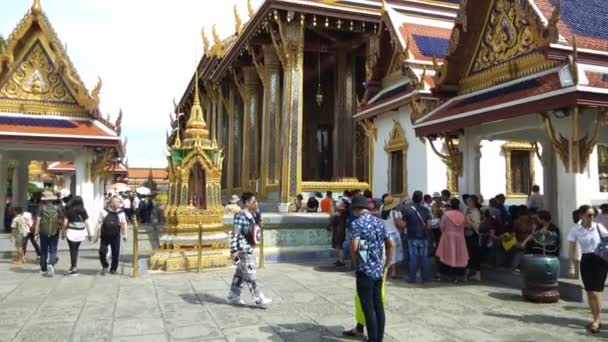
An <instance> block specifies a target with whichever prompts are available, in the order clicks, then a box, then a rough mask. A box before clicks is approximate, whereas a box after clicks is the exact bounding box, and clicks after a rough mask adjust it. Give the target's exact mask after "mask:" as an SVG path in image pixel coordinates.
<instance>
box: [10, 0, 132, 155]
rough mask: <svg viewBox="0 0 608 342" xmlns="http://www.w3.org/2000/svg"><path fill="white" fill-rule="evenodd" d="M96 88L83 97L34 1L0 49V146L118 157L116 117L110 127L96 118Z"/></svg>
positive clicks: (118, 124)
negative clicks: (43, 146) (56, 147)
mask: <svg viewBox="0 0 608 342" xmlns="http://www.w3.org/2000/svg"><path fill="white" fill-rule="evenodd" d="M101 85H102V83H101V80H99V81H98V82H97V85H96V86H95V88H94V89H93V90H92V91H91V92H89V90H88V89H87V88H86V86H85V85H84V83H83V82H82V80H81V78H80V76H79V75H78V72H77V70H76V68H75V67H74V65H73V63H72V61H71V60H70V57H69V55H68V54H67V51H66V48H65V47H64V45H63V43H62V42H61V41H60V40H59V37H58V35H57V33H56V32H55V30H54V29H53V26H52V25H51V22H50V21H49V19H48V17H47V16H46V14H45V13H44V11H43V9H42V6H41V3H40V0H34V2H33V5H32V7H31V8H30V10H29V11H28V12H27V13H26V14H25V16H24V17H23V18H22V19H21V21H20V22H19V23H18V24H17V26H16V27H15V29H14V30H13V32H12V33H11V34H10V36H9V37H8V39H7V40H6V43H5V45H4V46H3V47H2V48H1V49H0V141H3V142H7V141H9V142H23V143H57V144H78V145H84V146H113V147H116V150H117V151H118V154H123V153H124V148H123V146H122V143H121V141H120V138H119V137H118V136H119V135H120V131H121V121H122V112H121V113H120V114H119V116H118V119H117V120H116V122H115V123H112V122H110V120H109V116H108V117H107V118H106V119H104V118H102V117H101V116H100V111H99V93H100V90H101ZM97 144H99V145H97Z"/></svg>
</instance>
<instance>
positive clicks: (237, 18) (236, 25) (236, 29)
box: [234, 4, 243, 36]
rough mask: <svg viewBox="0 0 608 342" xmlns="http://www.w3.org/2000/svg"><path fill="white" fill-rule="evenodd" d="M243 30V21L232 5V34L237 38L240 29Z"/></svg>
mask: <svg viewBox="0 0 608 342" xmlns="http://www.w3.org/2000/svg"><path fill="white" fill-rule="evenodd" d="M242 28H243V21H242V20H241V16H240V15H239V9H238V7H237V6H236V4H235V5H234V33H235V34H236V35H237V36H238V35H239V34H241V29H242Z"/></svg>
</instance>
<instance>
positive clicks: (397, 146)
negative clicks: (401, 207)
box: [384, 121, 408, 197]
mask: <svg viewBox="0 0 608 342" xmlns="http://www.w3.org/2000/svg"><path fill="white" fill-rule="evenodd" d="M407 149H408V144H407V141H406V140H405V132H404V131H403V128H402V127H401V125H400V124H399V122H397V121H395V124H394V126H393V129H392V131H391V134H390V136H389V140H388V141H387V142H386V145H385V146H384V150H385V151H386V153H388V157H389V158H388V162H389V167H388V170H389V174H388V187H389V192H390V193H391V195H393V196H396V197H403V196H405V195H407Z"/></svg>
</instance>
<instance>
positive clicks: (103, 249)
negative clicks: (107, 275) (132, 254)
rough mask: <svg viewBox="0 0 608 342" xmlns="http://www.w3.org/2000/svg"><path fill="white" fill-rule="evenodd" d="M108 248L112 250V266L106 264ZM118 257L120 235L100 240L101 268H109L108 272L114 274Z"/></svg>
mask: <svg viewBox="0 0 608 342" xmlns="http://www.w3.org/2000/svg"><path fill="white" fill-rule="evenodd" d="M108 246H110V248H111V249H112V265H111V266H110V265H109V264H108V260H107V259H106V256H107V254H108ZM119 256H120V234H117V235H116V236H115V237H113V238H109V239H108V238H105V239H104V238H101V244H100V245H99V261H100V262H101V267H103V268H108V266H110V271H114V272H116V270H117V269H118V257H119Z"/></svg>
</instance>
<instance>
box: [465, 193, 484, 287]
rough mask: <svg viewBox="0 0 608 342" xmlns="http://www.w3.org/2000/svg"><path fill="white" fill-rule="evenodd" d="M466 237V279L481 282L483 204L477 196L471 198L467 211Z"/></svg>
mask: <svg viewBox="0 0 608 342" xmlns="http://www.w3.org/2000/svg"><path fill="white" fill-rule="evenodd" d="M465 218H466V224H465V227H464V228H465V230H464V236H465V239H466V242H467V251H468V253H469V264H468V265H467V271H466V272H467V273H466V278H467V279H471V280H477V281H479V280H481V249H480V246H479V226H480V224H481V204H480V203H479V197H477V196H476V195H471V196H469V200H468V202H467V208H466V210H465Z"/></svg>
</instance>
